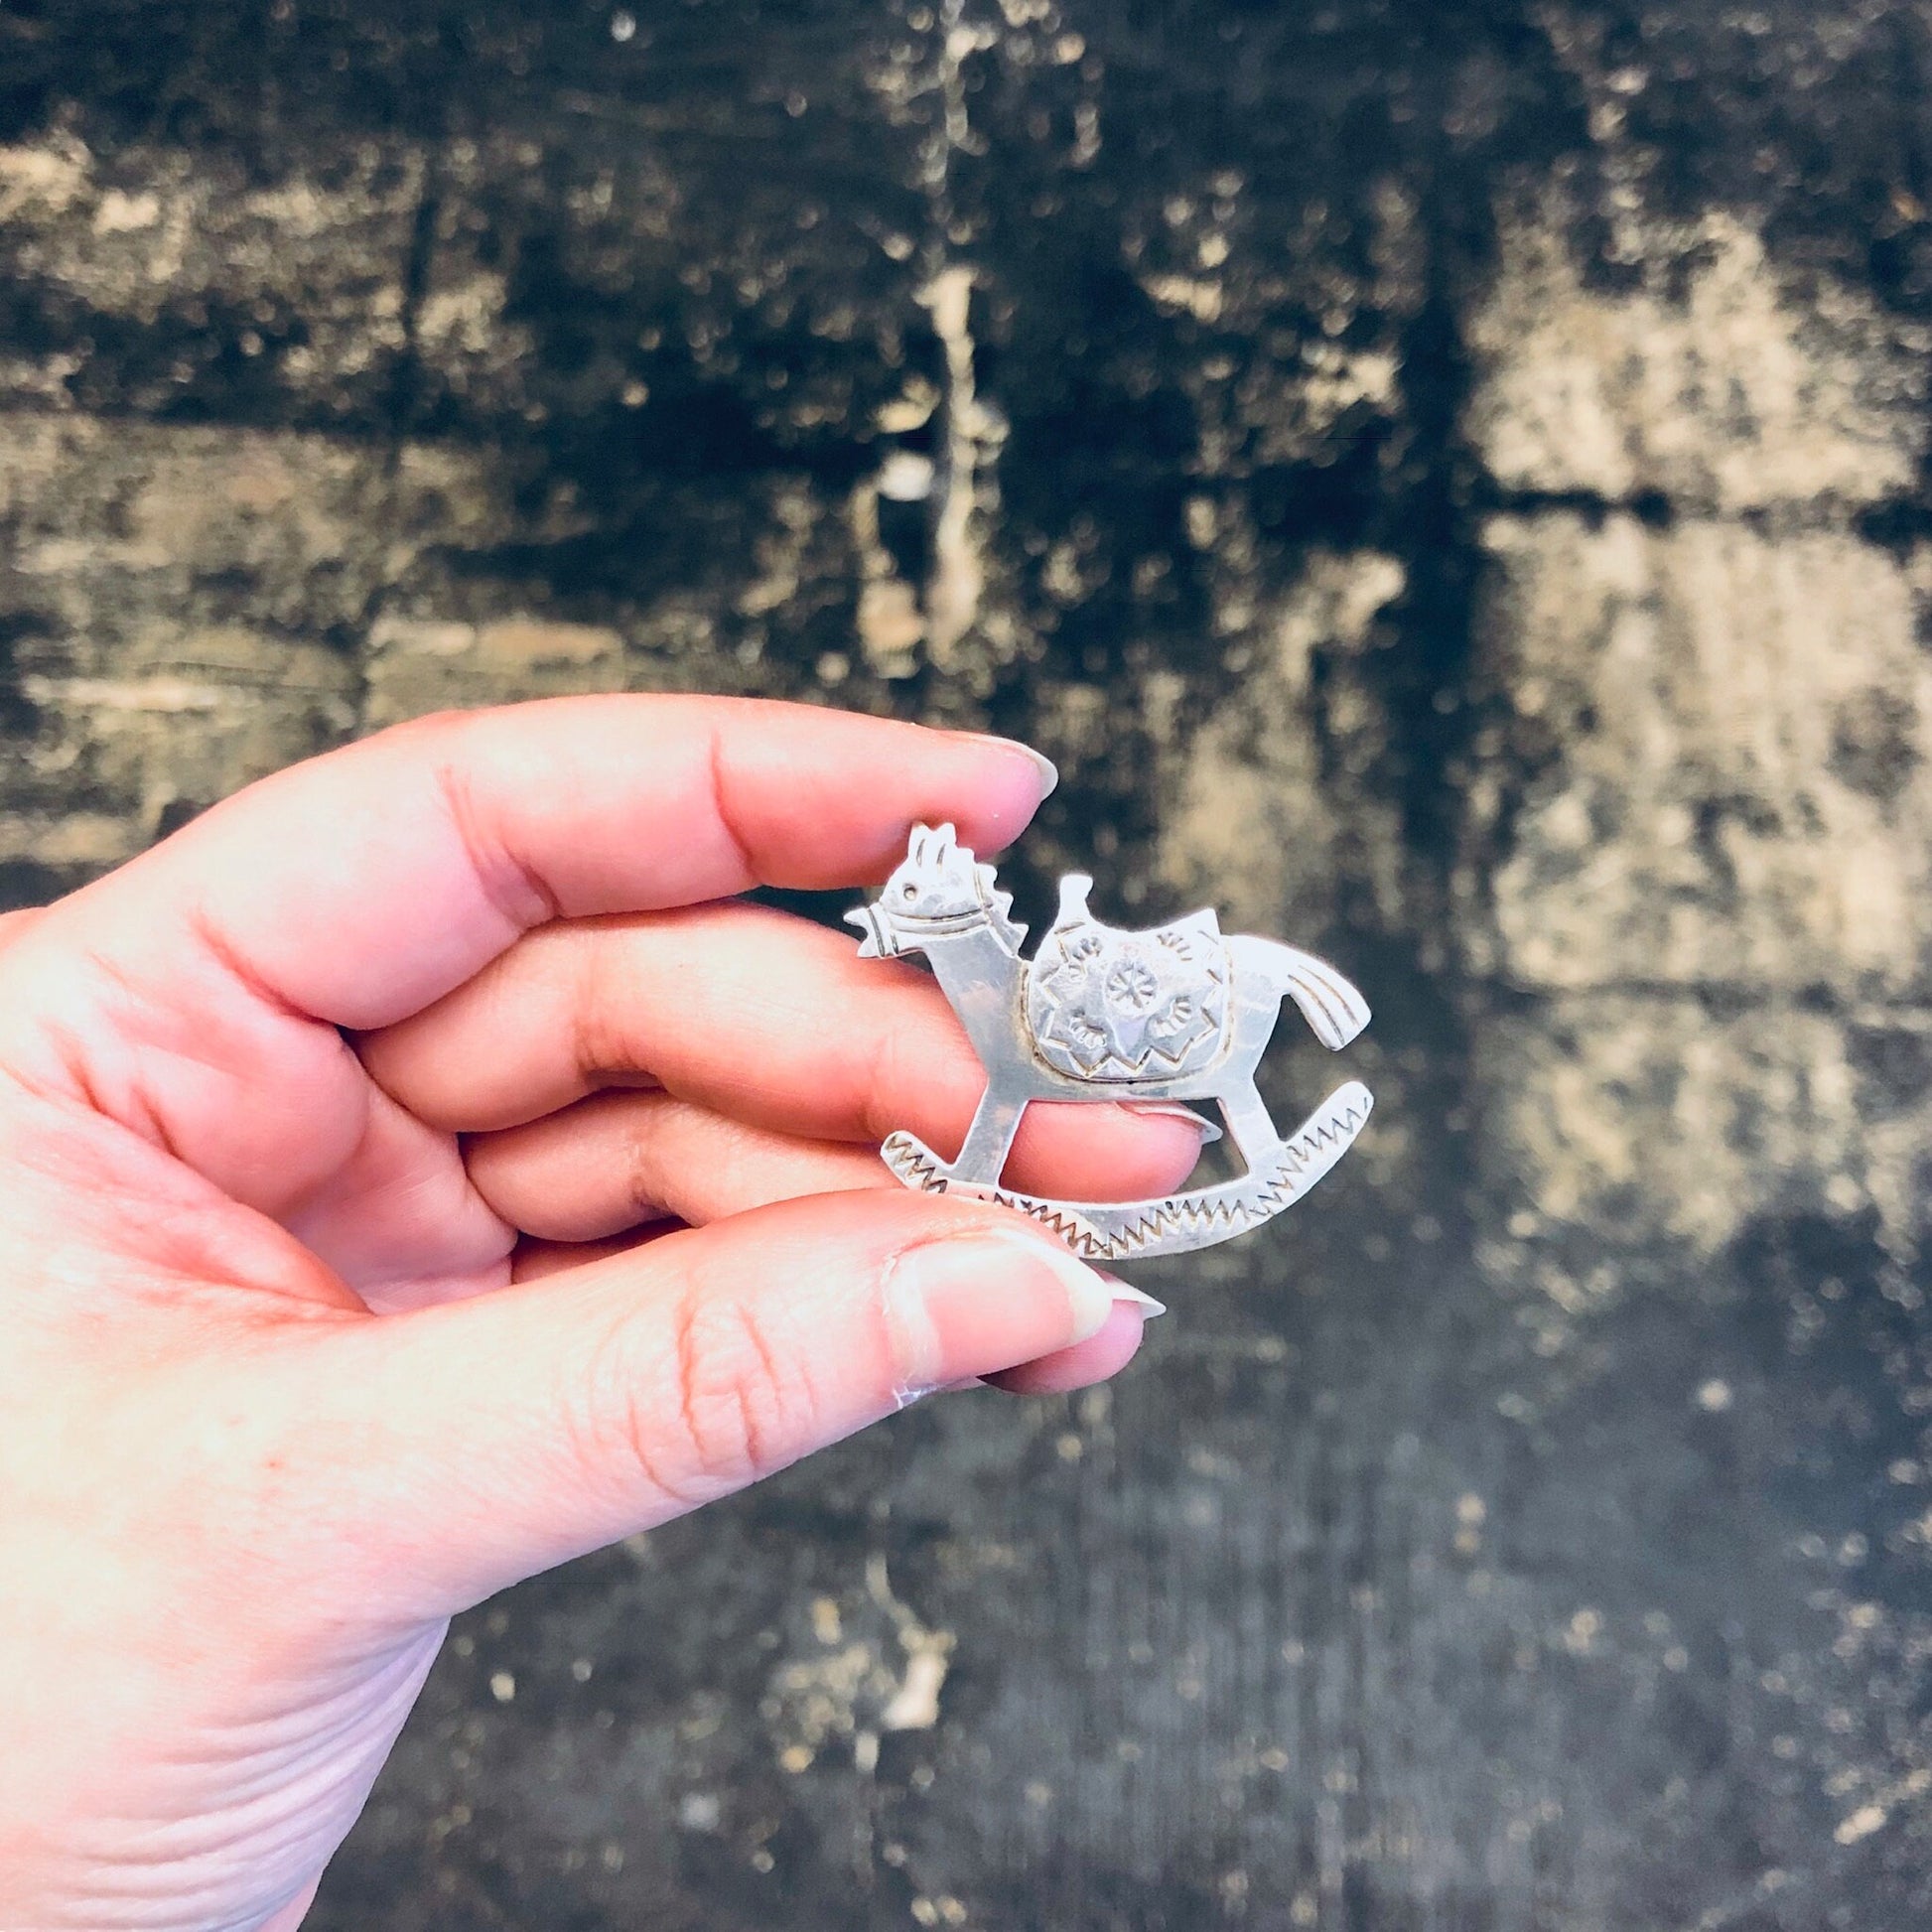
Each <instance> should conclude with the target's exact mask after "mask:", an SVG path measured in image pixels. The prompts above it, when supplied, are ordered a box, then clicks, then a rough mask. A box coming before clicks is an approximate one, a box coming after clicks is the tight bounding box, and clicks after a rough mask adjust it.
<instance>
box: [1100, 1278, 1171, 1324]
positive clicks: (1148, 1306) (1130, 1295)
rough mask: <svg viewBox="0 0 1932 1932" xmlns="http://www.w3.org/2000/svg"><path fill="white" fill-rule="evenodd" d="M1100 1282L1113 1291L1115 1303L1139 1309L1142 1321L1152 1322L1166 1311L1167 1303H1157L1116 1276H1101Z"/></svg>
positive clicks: (1150, 1296) (1130, 1283)
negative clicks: (1122, 1303)
mask: <svg viewBox="0 0 1932 1932" xmlns="http://www.w3.org/2000/svg"><path fill="white" fill-rule="evenodd" d="M1101 1280H1102V1281H1104V1282H1105V1283H1106V1284H1107V1286H1108V1287H1109V1288H1110V1289H1111V1290H1112V1291H1113V1296H1114V1300H1115V1301H1116V1302H1126V1303H1128V1304H1129V1305H1130V1306H1131V1307H1133V1308H1137V1309H1139V1310H1140V1311H1141V1316H1142V1319H1143V1320H1146V1321H1152V1320H1154V1319H1155V1318H1156V1316H1158V1315H1163V1314H1166V1313H1167V1311H1168V1305H1167V1303H1165V1302H1157V1301H1156V1300H1155V1299H1154V1297H1153V1296H1152V1295H1148V1294H1145V1293H1143V1292H1142V1291H1141V1290H1140V1289H1138V1288H1136V1287H1135V1286H1134V1285H1133V1283H1132V1282H1124V1281H1122V1280H1121V1278H1120V1277H1119V1276H1118V1275H1103V1276H1102V1277H1101Z"/></svg>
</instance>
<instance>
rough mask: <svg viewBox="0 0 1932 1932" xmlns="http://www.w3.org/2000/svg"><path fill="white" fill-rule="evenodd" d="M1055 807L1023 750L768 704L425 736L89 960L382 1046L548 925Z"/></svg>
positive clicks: (493, 721)
mask: <svg viewBox="0 0 1932 1932" xmlns="http://www.w3.org/2000/svg"><path fill="white" fill-rule="evenodd" d="M1051 785H1052V767H1051V765H1049V764H1047V762H1046V761H1045V759H1041V758H1040V757H1039V756H1038V754H1036V753H1034V752H1030V751H1028V750H1027V749H1026V748H1025V747H1024V746H1019V745H1014V744H1012V743H1010V742H1008V741H1006V740H1003V739H991V738H982V737H978V736H975V735H972V734H967V733H955V732H943V731H932V730H928V729H925V728H923V727H920V726H916V725H906V724H899V723H897V722H894V721H891V720H887V719H878V718H867V717H860V716H857V715H855V714H852V713H849V712H838V711H826V710H820V709H818V708H816V707H812V706H805V705H787V704H775V703H768V702H763V701H758V700H751V699H733V698H687V697H655V696H612V697H588V698H558V699H551V700H548V701H545V702H541V703H536V704H526V705H515V706H509V707H505V708H502V709H499V710H494V711H481V712H468V713H446V714H442V715H439V716H437V717H432V718H425V719H421V720H418V721H417V722H415V723H414V724H409V725H403V726H399V727H397V728H396V729H394V730H392V731H387V732H384V733H382V734H380V735H379V736H377V737H374V738H370V739H365V740H363V741H362V742H360V743H359V744H355V745H351V746H348V747H346V748H345V749H344V750H342V751H340V752H335V753H332V754H330V755H329V756H327V757H325V758H321V759H313V760H311V761H310V762H308V763H306V764H300V765H295V766H293V767H291V768H290V769H288V770H286V771H282V772H279V773H277V774H276V775H275V776H273V777H270V778H267V779H264V780H262V781H261V782H260V783H258V784H255V785H251V786H250V787H248V789H247V790H245V791H243V792H240V793H237V794H236V795H235V796H234V797H233V798H231V799H228V800H226V801H225V802H223V803H222V804H220V805H217V806H215V807H214V808H213V809H212V810H211V811H208V812H207V813H205V814H204V815H203V816H202V817H201V818H199V819H197V820H195V821H194V822H193V823H192V824H191V825H189V826H188V827H187V828H185V829H184V830H183V831H182V832H180V833H178V834H177V835H176V836H175V837H174V838H172V839H170V840H168V841H166V842H165V843H164V844H162V845H160V846H158V847H156V848H155V849H154V850H153V851H152V852H150V853H147V854H144V855H143V856H142V857H141V858H140V859H137V860H135V861H134V862H133V863H132V864H130V865H128V866H125V867H123V868H122V869H121V870H120V871H119V872H118V873H116V874H114V875H113V876H112V877H111V878H110V879H108V880H106V881H103V882H101V883H100V885H98V886H96V887H90V888H88V889H86V890H85V891H83V892H82V893H81V894H78V895H76V896H75V897H74V898H73V899H70V900H69V901H68V902H67V905H66V907H64V913H65V916H66V917H67V918H78V919H80V920H81V921H82V922H83V925H97V926H98V928H99V930H98V932H97V933H92V932H89V933H86V934H84V935H83V936H85V937H86V938H88V939H89V940H90V941H91V942H92V949H93V950H94V951H95V952H96V955H97V956H104V957H105V958H107V959H109V960H112V961H114V962H115V963H116V964H117V965H119V966H120V967H121V969H122V970H123V972H124V974H125V976H126V977H127V978H128V979H130V980H135V981H146V982H148V983H149V984H151V985H152V984H165V983H166V980H165V975H166V974H167V971H168V968H169V967H170V966H171V965H172V964H174V963H175V962H174V961H173V960H172V959H171V957H170V954H171V952H172V951H178V950H179V949H180V948H182V947H183V946H188V947H192V948H193V950H194V952H195V955H196V958H197V960H198V962H202V963H205V962H206V960H207V956H208V955H209V954H210V953H212V954H213V955H214V956H215V958H216V960H217V961H218V962H219V964H221V965H222V966H223V967H225V968H227V969H228V970H229V971H230V972H232V973H233V974H234V975H235V976H236V977H237V978H239V979H240V980H242V981H243V982H244V983H246V984H247V985H248V986H249V987H250V988H251V990H253V991H255V992H256V993H258V994H263V995H266V996H267V997H268V998H270V999H271V1000H272V1001H274V1002H276V1003H279V1004H281V1005H282V1006H284V1007H287V1008H292V1009H294V1010H295V1011H296V1012H298V1013H300V1014H302V1015H304V1016H307V1017H309V1018H312V1019H317V1020H323V1021H328V1022H330V1023H332V1024H334V1025H336V1026H339V1027H346V1028H351V1029H356V1030H364V1029H370V1028H376V1027H382V1026H387V1025H390V1024H391V1023H393V1022H395V1021H398V1020H401V1019H403V1018H405V1017H406V1016H407V1015H409V1014H412V1013H415V1012H417V1011H419V1010H420V1009H421V1008H423V1007H425V1006H427V1005H428V1004H429V1003H430V1002H431V1001H433V1000H436V999H438V998H440V997H441V996H442V995H443V994H445V993H447V992H449V991H450V990H451V989H452V988H453V987H456V986H460V985H461V984H463V982H464V981H466V980H467V979H469V978H470V977H471V976H472V975H473V974H474V973H476V972H477V971H479V970H480V969H481V968H482V967H483V966H484V965H486V964H487V963H488V961H489V960H490V959H492V958H493V957H494V956H495V955H496V954H497V953H499V952H501V951H502V950H503V949H504V948H505V947H506V946H507V945H509V944H510V942H511V941H512V940H514V939H515V938H516V937H517V936H518V935H519V934H521V933H522V932H524V931H527V930H528V929H529V928H530V927H532V926H535V925H539V924H542V923H544V922H545V921H546V920H548V919H551V918H555V917H572V918H575V917H581V916H583V915H586V914H590V913H599V912H621V911H644V910H654V909H658V908H662V907H666V906H673V905H684V904H690V903H693V902H696V901H699V900H704V899H710V898H720V897H727V896H729V895H732V894H735V893H741V892H744V891H746V890H747V889H748V888H750V887H753V886H757V885H768V886H787V887H797V888H818V889H825V888H831V887H838V886H851V885H859V884H864V883H867V882H870V881H873V880H876V879H878V878H881V877H883V876H884V875H885V874H886V873H887V872H888V871H890V869H891V867H892V864H893V862H894V860H895V859H896V858H897V856H898V853H899V850H900V849H901V848H902V847H903V844H904V841H905V835H906V831H907V828H908V827H909V826H910V825H912V824H913V823H914V822H916V821H918V820H920V819H926V820H940V819H952V820H954V821H956V822H957V823H958V824H959V826H960V835H961V838H962V839H963V840H965V841H966V842H968V843H977V844H983V845H984V846H986V847H987V848H989V849H992V848H998V847H1001V846H1004V845H1006V844H1008V843H1010V842H1011V841H1012V840H1013V838H1014V837H1015V836H1016V835H1017V834H1018V833H1019V832H1020V830H1021V829H1022V828H1023V827H1024V826H1025V825H1026V823H1027V821H1028V820H1029V819H1030V818H1031V817H1032V816H1033V814H1034V812H1035V809H1036V808H1037V806H1038V804H1039V801H1040V799H1041V798H1042V797H1044V796H1045V794H1046V792H1047V791H1048V790H1050V789H1051ZM968 828H970V830H969V829H968ZM109 894H111V895H112V901H111V909H109V910H108V912H107V914H106V915H105V916H101V917H98V918H96V917H94V916H93V912H94V908H95V907H96V906H97V905H98V903H99V900H100V899H101V898H104V897H105V896H107V895H109ZM129 934H133V935H135V937H134V939H133V940H132V941H130V939H129V937H128V935H129ZM136 949H138V956H129V955H130V952H131V950H136Z"/></svg>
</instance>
